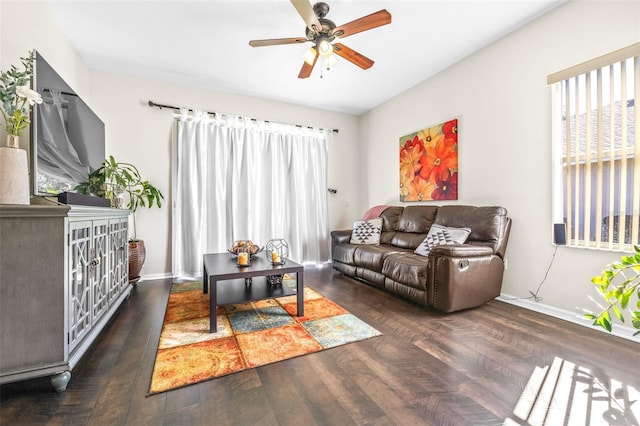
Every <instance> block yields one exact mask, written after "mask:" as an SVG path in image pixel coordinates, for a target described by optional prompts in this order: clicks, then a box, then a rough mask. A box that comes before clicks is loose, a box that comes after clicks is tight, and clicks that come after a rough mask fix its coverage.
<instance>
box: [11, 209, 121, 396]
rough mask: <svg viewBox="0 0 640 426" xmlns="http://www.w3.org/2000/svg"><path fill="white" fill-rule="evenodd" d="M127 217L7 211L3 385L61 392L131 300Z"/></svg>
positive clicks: (116, 212)
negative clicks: (42, 385)
mask: <svg viewBox="0 0 640 426" xmlns="http://www.w3.org/2000/svg"><path fill="white" fill-rule="evenodd" d="M128 217H129V211H128V210H121V209H111V208H103V207H84V206H39V205H34V206H10V205H0V384H2V383H8V382H13V381H18V380H24V379H29V378H33V377H40V376H48V375H51V376H52V377H51V383H52V384H53V386H54V388H55V389H56V391H58V392H62V391H64V390H65V389H66V387H67V384H68V382H69V380H70V379H71V370H72V369H73V367H74V366H75V365H76V364H77V363H78V361H79V360H80V358H81V357H82V355H83V354H84V353H85V352H86V350H87V349H88V348H89V346H90V345H91V343H92V342H93V341H94V339H95V338H96V337H97V336H98V334H99V333H100V331H101V330H102V329H103V327H104V326H105V325H106V324H107V323H108V321H109V319H110V318H111V316H112V315H113V314H114V313H115V312H116V310H117V309H118V307H119V306H120V304H121V303H122V302H123V301H124V300H125V299H126V298H127V297H128V296H129V293H130V292H131V286H130V285H129V280H128V268H129V263H128V237H127V234H128Z"/></svg>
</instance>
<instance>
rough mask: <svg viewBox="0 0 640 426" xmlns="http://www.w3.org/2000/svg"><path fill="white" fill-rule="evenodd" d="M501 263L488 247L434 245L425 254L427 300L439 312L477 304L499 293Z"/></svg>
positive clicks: (502, 267)
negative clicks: (426, 260) (426, 254)
mask: <svg viewBox="0 0 640 426" xmlns="http://www.w3.org/2000/svg"><path fill="white" fill-rule="evenodd" d="M503 273H504V263H503V261H502V258H501V257H500V256H498V255H497V254H494V252H493V249H492V248H491V247H486V246H476V245H469V244H461V245H443V246H437V247H434V248H433V249H432V250H431V252H430V253H429V268H428V274H429V279H428V280H427V286H428V287H427V302H428V304H429V305H431V306H433V307H434V308H436V309H438V310H440V311H442V312H455V311H459V310H462V309H467V308H473V307H476V306H480V305H482V304H484V303H486V302H488V301H490V300H492V299H495V298H496V297H498V296H499V295H500V292H501V289H502V275H503Z"/></svg>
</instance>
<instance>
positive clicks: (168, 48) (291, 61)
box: [49, 0, 566, 115]
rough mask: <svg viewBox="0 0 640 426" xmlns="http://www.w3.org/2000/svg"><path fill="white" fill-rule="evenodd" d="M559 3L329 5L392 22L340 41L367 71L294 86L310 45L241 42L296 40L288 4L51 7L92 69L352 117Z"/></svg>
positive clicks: (341, 71) (297, 21)
mask: <svg viewBox="0 0 640 426" xmlns="http://www.w3.org/2000/svg"><path fill="white" fill-rule="evenodd" d="M565 1H566V0H502V1H495V0H467V1H461V0H441V1H436V0H423V1H417V0H413V1H409V0H387V1H384V0H369V1H355V0H334V1H331V0H328V1H327V3H329V5H330V6H331V10H330V12H329V14H328V15H327V18H328V19H331V20H333V21H334V22H335V23H336V24H337V25H341V24H344V23H347V22H350V21H352V20H354V19H357V18H360V17H361V16H364V15H368V14H370V13H373V12H376V11H378V10H380V9H387V10H388V11H389V12H390V13H391V15H392V22H391V24H389V25H386V26H382V27H379V28H374V29H371V30H369V31H366V32H362V33H359V34H354V35H352V36H350V37H346V38H344V39H342V40H341V42H342V43H343V44H345V45H346V46H348V47H350V48H352V49H354V50H356V51H358V52H360V53H361V54H363V55H365V56H367V57H369V58H371V59H372V60H374V61H375V64H374V65H373V67H372V68H370V69H369V70H366V71H365V70H362V69H360V68H358V67H356V66H355V65H353V64H351V63H350V62H347V61H346V60H344V59H342V58H339V59H338V63H337V64H336V65H334V66H333V67H332V68H331V70H330V71H324V72H323V78H321V77H320V71H321V69H320V68H321V67H320V66H319V62H320V61H318V64H316V67H315V69H314V70H313V73H312V74H311V77H309V78H308V79H304V80H302V79H298V78H297V75H298V72H299V70H300V67H301V66H302V61H303V60H302V56H303V54H304V52H305V51H306V50H307V49H308V48H309V47H310V46H311V44H310V43H305V44H292V45H280V46H269V47H258V48H254V47H250V46H249V44H248V42H249V40H252V39H268V38H284V37H304V34H305V24H304V21H303V20H302V18H301V17H300V15H298V13H297V12H296V9H295V8H294V7H293V5H292V4H291V3H290V1H287V0H258V1H249V0H230V1H220V0H215V1H214V0H210V1H204V0H201V1H179V0H161V1H159V0H157V1H142V0H117V1H116V0H111V1H104V0H81V1H69V0H49V4H50V6H51V9H52V11H53V15H54V17H55V19H56V21H57V23H58V25H59V26H60V28H61V29H62V31H63V32H64V33H65V34H66V36H67V37H68V38H69V40H70V42H71V44H72V45H73V46H74V47H75V49H76V50H77V51H78V53H79V55H80V56H81V57H82V59H83V60H84V61H85V62H86V64H87V65H88V67H89V68H91V69H93V70H100V71H108V72H115V73H122V74H130V75H136V76H141V77H150V78H156V79H161V80H167V81H173V82H179V83H187V84H193V85H197V86H199V87H204V88H210V89H215V90H221V91H225V92H232V93H239V94H246V95H251V96H256V97H260V98H266V99H272V100H277V101H284V102H290V103H294V104H302V105H308V106H313V107H317V108H322V109H329V110H334V111H340V112H345V113H350V114H355V115H360V114H362V113H364V112H366V111H369V110H370V109H372V108H374V107H376V106H378V105H380V104H381V103H383V102H385V101H386V100H388V99H390V98H392V97H394V96H395V95H397V94H399V93H401V92H403V91H405V90H407V89H409V88H410V87H412V86H414V85H416V84H418V83H419V82H421V81H423V80H425V79H427V78H429V77H430V76H433V75H434V74H436V73H438V72H440V71H442V70H444V69H445V68H447V67H449V66H450V65H452V64H454V63H455V62H457V61H459V60H461V59H463V58H464V57H466V56H469V55H470V54H472V53H474V52H476V51H478V50H479V49H481V48H483V47H485V46H487V45H489V44H490V43H492V42H494V41H496V40H498V39H499V38H501V37H503V36H504V35H506V34H508V33H509V32H511V31H513V30H515V29H517V28H519V27H520V26H522V25H524V24H526V23H528V22H531V21H532V20H534V19H536V18H537V17H539V16H540V15H542V14H544V13H546V12H548V11H549V10H551V9H552V8H555V7H557V6H559V5H560V4H562V3H564V2H565ZM312 4H313V1H312ZM496 65H499V64H496ZM157 101H163V102H170V101H171V100H157Z"/></svg>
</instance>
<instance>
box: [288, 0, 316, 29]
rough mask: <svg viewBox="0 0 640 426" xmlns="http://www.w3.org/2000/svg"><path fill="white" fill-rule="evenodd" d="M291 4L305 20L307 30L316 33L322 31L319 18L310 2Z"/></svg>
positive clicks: (294, 1)
mask: <svg viewBox="0 0 640 426" xmlns="http://www.w3.org/2000/svg"><path fill="white" fill-rule="evenodd" d="M291 3H292V4H293V7H295V8H296V10H297V11H298V13H299V14H300V16H301V17H302V19H303V20H304V23H305V24H307V28H309V29H310V30H312V31H316V32H319V31H320V30H322V24H321V23H320V21H318V17H317V16H316V13H315V12H314V11H313V7H311V3H309V0H291Z"/></svg>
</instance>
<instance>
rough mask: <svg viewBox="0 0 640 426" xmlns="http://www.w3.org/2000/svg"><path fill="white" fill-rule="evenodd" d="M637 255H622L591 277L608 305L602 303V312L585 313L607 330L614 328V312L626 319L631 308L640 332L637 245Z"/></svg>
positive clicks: (639, 248)
mask: <svg viewBox="0 0 640 426" xmlns="http://www.w3.org/2000/svg"><path fill="white" fill-rule="evenodd" d="M633 249H634V251H635V254H633V255H631V256H622V258H621V259H620V261H619V262H614V263H612V264H610V265H608V266H607V268H606V269H605V270H604V271H602V274H601V275H597V276H595V277H593V278H592V279H591V282H593V283H594V284H595V285H596V286H597V289H598V292H599V293H600V295H601V296H602V297H603V298H604V300H605V302H606V305H605V306H600V307H601V311H600V313H598V314H596V313H593V312H587V313H585V317H586V318H588V319H591V320H593V325H597V326H600V327H602V328H604V329H605V330H607V331H609V332H610V331H611V330H612V324H611V313H610V312H611V311H613V313H614V315H615V316H616V318H618V319H619V320H620V321H621V322H624V315H623V312H624V311H627V310H628V311H629V313H630V315H631V324H632V325H633V327H634V328H635V329H637V330H638V331H636V332H635V333H634V334H633V335H634V336H637V335H638V334H640V246H634V247H633Z"/></svg>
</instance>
